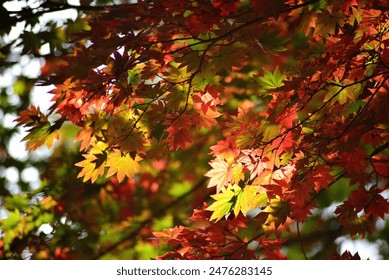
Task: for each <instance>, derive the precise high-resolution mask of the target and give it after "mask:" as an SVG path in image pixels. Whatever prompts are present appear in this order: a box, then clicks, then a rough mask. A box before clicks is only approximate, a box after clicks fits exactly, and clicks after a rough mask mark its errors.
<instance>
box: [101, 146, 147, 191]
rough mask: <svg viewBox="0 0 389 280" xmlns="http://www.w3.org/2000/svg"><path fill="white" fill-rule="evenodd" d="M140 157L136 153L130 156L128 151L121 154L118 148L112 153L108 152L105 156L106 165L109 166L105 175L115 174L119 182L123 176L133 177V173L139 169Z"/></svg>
mask: <svg viewBox="0 0 389 280" xmlns="http://www.w3.org/2000/svg"><path fill="white" fill-rule="evenodd" d="M141 160H142V158H141V157H140V156H138V155H135V157H132V156H131V154H130V153H127V154H122V152H121V151H120V150H119V149H115V150H114V151H113V153H109V154H108V157H107V162H106V164H105V165H106V166H107V167H109V168H108V171H107V177H110V176H112V175H114V174H116V176H117V178H118V181H119V183H120V182H122V181H123V179H124V177H125V176H127V177H128V178H133V177H134V174H135V173H136V172H138V171H139V170H140V165H139V163H138V162H139V161H141Z"/></svg>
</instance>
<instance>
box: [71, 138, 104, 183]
mask: <svg viewBox="0 0 389 280" xmlns="http://www.w3.org/2000/svg"><path fill="white" fill-rule="evenodd" d="M106 148H107V144H106V143H104V142H100V141H99V142H97V143H96V144H95V145H94V146H93V147H92V148H91V149H90V150H89V151H88V153H86V154H83V155H82V156H83V157H84V158H85V159H84V160H83V161H80V162H78V163H76V166H78V167H82V170H81V172H80V173H79V174H78V176H77V178H81V177H84V179H83V182H86V181H88V180H89V179H90V180H91V181H92V183H93V182H95V181H96V180H97V178H98V177H101V176H103V175H104V171H105V162H106V159H107V153H106V152H105V149H106Z"/></svg>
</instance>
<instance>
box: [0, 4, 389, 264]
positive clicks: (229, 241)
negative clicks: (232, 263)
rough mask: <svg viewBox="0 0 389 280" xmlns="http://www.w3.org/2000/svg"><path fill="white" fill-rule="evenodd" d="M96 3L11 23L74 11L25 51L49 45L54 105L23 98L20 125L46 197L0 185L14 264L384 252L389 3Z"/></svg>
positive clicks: (0, 244) (4, 232)
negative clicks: (354, 248) (367, 247)
mask: <svg viewBox="0 0 389 280" xmlns="http://www.w3.org/2000/svg"><path fill="white" fill-rule="evenodd" d="M96 2H97V3H92V1H81V5H79V6H75V5H70V4H67V3H66V1H63V2H61V1H59V2H58V1H50V0H48V1H41V2H40V3H41V5H40V6H39V8H37V9H36V10H33V9H31V8H26V9H24V10H23V13H19V15H14V17H11V16H10V17H9V18H8V24H2V28H5V33H7V32H9V30H10V27H11V26H12V25H13V24H15V22H16V21H20V20H26V21H27V22H28V24H29V25H31V26H33V25H34V24H36V19H37V18H38V17H39V16H41V15H43V14H45V13H50V12H54V11H59V10H64V9H76V10H77V11H78V17H77V19H76V20H74V21H73V20H69V21H68V22H67V23H65V24H64V26H62V27H60V26H56V25H55V24H54V23H50V24H51V25H50V28H51V29H50V32H51V33H50V32H48V31H44V32H46V33H45V34H46V35H45V36H46V37H45V36H44V35H43V33H44V32H43V31H41V32H40V33H38V34H34V32H33V31H24V33H23V37H22V42H19V44H20V45H22V46H23V54H26V55H31V56H36V57H40V53H39V49H40V48H41V46H42V45H44V43H46V42H47V41H48V42H49V45H50V48H51V52H50V53H49V54H48V55H45V56H44V63H43V65H42V68H41V74H40V76H39V79H38V80H37V83H38V84H39V85H53V86H54V87H53V89H52V90H51V91H50V95H51V100H52V105H51V107H50V108H49V109H48V110H47V112H43V111H42V110H40V108H39V107H38V106H34V105H28V104H29V99H28V98H26V99H25V102H23V106H20V108H17V109H18V110H19V111H20V113H19V117H17V119H16V122H17V125H18V126H19V127H23V128H24V129H25V130H26V131H27V134H26V136H25V137H24V138H23V140H24V141H25V142H26V147H27V149H28V150H30V151H34V150H37V149H39V148H40V147H42V146H46V147H47V148H51V151H52V152H51V154H50V156H49V158H48V159H47V162H45V163H40V164H38V163H37V162H35V163H34V162H29V163H28V164H35V165H36V166H38V168H39V170H40V173H41V182H40V186H39V188H37V189H35V190H31V189H29V188H27V187H26V188H25V189H23V190H22V192H20V193H16V194H12V193H10V192H9V191H8V192H7V191H6V188H4V187H2V202H3V207H4V209H5V210H6V211H7V213H8V214H7V216H8V217H7V218H6V219H3V220H1V221H0V228H1V233H0V234H1V238H2V239H1V240H0V256H1V257H2V258H21V257H22V255H23V254H26V252H27V253H28V254H30V257H32V258H37V259H39V258H42V259H46V258H75V259H81V258H103V259H104V258H106V259H109V258H140V259H142V258H150V257H152V258H157V259H261V258H267V259H286V258H297V259H302V258H316V259H325V258H335V259H355V258H359V256H358V254H354V255H353V254H352V253H350V252H348V251H344V252H341V251H340V250H339V246H338V244H339V240H340V239H341V238H362V239H366V240H370V241H372V242H381V243H382V244H386V246H387V245H388V242H389V241H388V235H387V232H388V229H389V223H388V221H387V214H389V201H388V193H389V190H388V189H389V184H388V177H389V164H388V157H389V150H388V146H389V142H388V140H389V133H388V128H389V118H388V114H387V111H388V108H389V81H388V80H389V32H388V31H389V21H388V18H389V13H388V11H387V7H388V6H387V4H388V3H387V1H385V0H376V1H365V0H305V1H303V0H277V1H263V0H250V1H244V0H241V1H239V0H236V1H235V0H225V1H221V0H214V1H210V0H209V1H208V0H197V1H195V0H190V1H180V0H174V1H173V0H171V1H134V2H131V1H130V2H129V3H121V4H115V3H111V2H110V1H96ZM1 11H2V13H5V14H7V15H10V12H8V11H7V10H6V9H3V10H1ZM34 20H35V21H34ZM48 34H51V36H49V35H48ZM33 35H36V36H33ZM38 35H40V36H38ZM10 46H12V44H9V45H8V46H6V47H7V48H5V47H3V48H2V53H3V54H4V55H6V54H9V55H10V54H11V51H10ZM7 50H8V51H9V52H8V53H6V51H7ZM5 66H6V67H9V64H8V65H7V64H5ZM34 82H35V81H34ZM33 84H34V83H31V86H32V85H33ZM23 95H25V96H28V91H27V90H26V91H25V92H23ZM8 107H10V106H8ZM11 107H12V106H11ZM73 140H75V141H76V142H77V143H78V145H75V144H73V143H72V142H73ZM4 141H5V140H4ZM5 143H6V142H3V143H2V145H5ZM4 158H7V160H8V161H7V160H5V159H4V160H2V161H3V163H2V164H3V165H4V163H7V164H11V163H10V162H11V161H10V160H9V155H6V156H4ZM0 159H2V158H1V157H0ZM24 167H25V165H23V166H22V167H20V169H23V168H24ZM328 213H329V214H328ZM44 224H49V225H51V227H52V231H51V232H50V233H48V234H45V233H42V230H41V226H42V225H44ZM383 247H384V246H383ZM380 254H381V256H382V257H383V258H387V257H388V256H389V252H388V250H386V251H385V248H383V249H382V250H381V251H380Z"/></svg>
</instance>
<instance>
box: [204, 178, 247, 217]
mask: <svg viewBox="0 0 389 280" xmlns="http://www.w3.org/2000/svg"><path fill="white" fill-rule="evenodd" d="M241 192H242V189H241V188H240V187H239V186H238V185H229V186H228V187H227V188H223V189H222V190H221V192H220V193H218V194H214V195H211V197H212V198H213V199H215V200H216V201H215V202H214V203H213V204H212V205H211V206H209V207H208V208H207V210H209V211H213V213H212V216H211V218H210V220H211V221H212V220H216V221H219V220H220V219H221V218H223V217H224V216H227V215H228V214H230V212H231V210H232V209H233V207H234V205H235V203H236V199H237V197H238V195H239V194H240V193H241Z"/></svg>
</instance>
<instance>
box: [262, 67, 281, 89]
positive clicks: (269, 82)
mask: <svg viewBox="0 0 389 280" xmlns="http://www.w3.org/2000/svg"><path fill="white" fill-rule="evenodd" d="M284 79H285V75H284V74H281V72H280V69H278V66H277V67H276V69H275V70H274V72H273V73H272V72H270V71H269V70H266V69H263V76H262V77H259V84H260V85H261V87H262V89H260V92H266V91H268V90H272V89H277V88H279V87H281V86H283V85H284V82H283V81H284Z"/></svg>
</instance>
